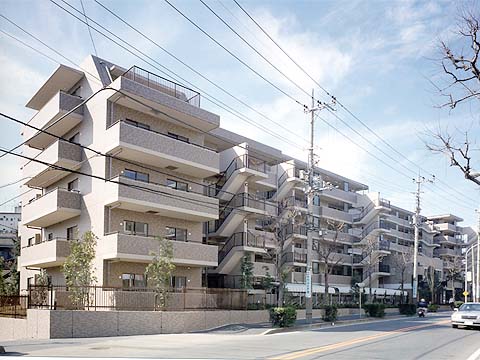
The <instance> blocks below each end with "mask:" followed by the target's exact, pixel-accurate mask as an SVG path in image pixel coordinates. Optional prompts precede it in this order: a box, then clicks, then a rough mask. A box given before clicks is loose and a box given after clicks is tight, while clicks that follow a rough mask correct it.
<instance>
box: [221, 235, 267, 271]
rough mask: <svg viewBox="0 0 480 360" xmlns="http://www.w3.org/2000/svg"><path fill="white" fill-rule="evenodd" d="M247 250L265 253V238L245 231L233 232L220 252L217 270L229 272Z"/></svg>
mask: <svg viewBox="0 0 480 360" xmlns="http://www.w3.org/2000/svg"><path fill="white" fill-rule="evenodd" d="M246 252H249V253H252V252H253V253H262V254H265V253H266V252H267V251H266V250H265V239H262V238H260V237H256V236H255V235H253V234H250V233H245V232H239V233H235V234H233V235H232V236H230V237H229V238H228V240H227V241H226V242H225V244H224V245H223V246H222V247H221V248H220V250H219V252H218V268H217V269H216V270H215V271H216V272H218V273H220V274H229V273H230V272H231V271H232V270H233V269H234V268H235V266H237V265H238V263H239V261H240V260H241V258H242V257H243V256H244V255H245V253H246Z"/></svg>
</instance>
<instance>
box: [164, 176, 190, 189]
mask: <svg viewBox="0 0 480 360" xmlns="http://www.w3.org/2000/svg"><path fill="white" fill-rule="evenodd" d="M167 186H168V187H170V188H172V189H177V190H181V191H188V184H187V183H186V182H181V181H177V180H172V179H167Z"/></svg>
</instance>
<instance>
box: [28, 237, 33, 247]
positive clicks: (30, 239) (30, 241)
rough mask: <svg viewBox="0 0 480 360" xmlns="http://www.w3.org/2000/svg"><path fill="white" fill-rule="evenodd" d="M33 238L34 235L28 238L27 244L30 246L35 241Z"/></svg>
mask: <svg viewBox="0 0 480 360" xmlns="http://www.w3.org/2000/svg"><path fill="white" fill-rule="evenodd" d="M34 240H35V238H34V237H31V238H28V244H27V245H28V246H32V245H33V244H34V243H35V242H34Z"/></svg>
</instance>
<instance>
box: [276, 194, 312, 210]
mask: <svg viewBox="0 0 480 360" xmlns="http://www.w3.org/2000/svg"><path fill="white" fill-rule="evenodd" d="M289 207H299V208H302V209H306V208H307V207H308V205H307V199H299V198H297V197H295V196H289V197H287V198H285V199H283V201H282V202H281V203H280V204H279V211H280V212H282V211H283V210H285V209H287V208H289Z"/></svg>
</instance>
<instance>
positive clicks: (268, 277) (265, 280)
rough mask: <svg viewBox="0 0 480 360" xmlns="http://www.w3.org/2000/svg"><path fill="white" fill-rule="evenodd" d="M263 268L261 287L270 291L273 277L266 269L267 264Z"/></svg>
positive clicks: (272, 286)
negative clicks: (263, 275)
mask: <svg viewBox="0 0 480 360" xmlns="http://www.w3.org/2000/svg"><path fill="white" fill-rule="evenodd" d="M263 270H265V277H264V278H263V279H262V287H263V288H264V289H265V291H266V292H270V291H272V289H273V288H274V286H275V284H274V282H275V278H274V277H273V276H272V275H270V273H269V271H268V266H264V267H263Z"/></svg>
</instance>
